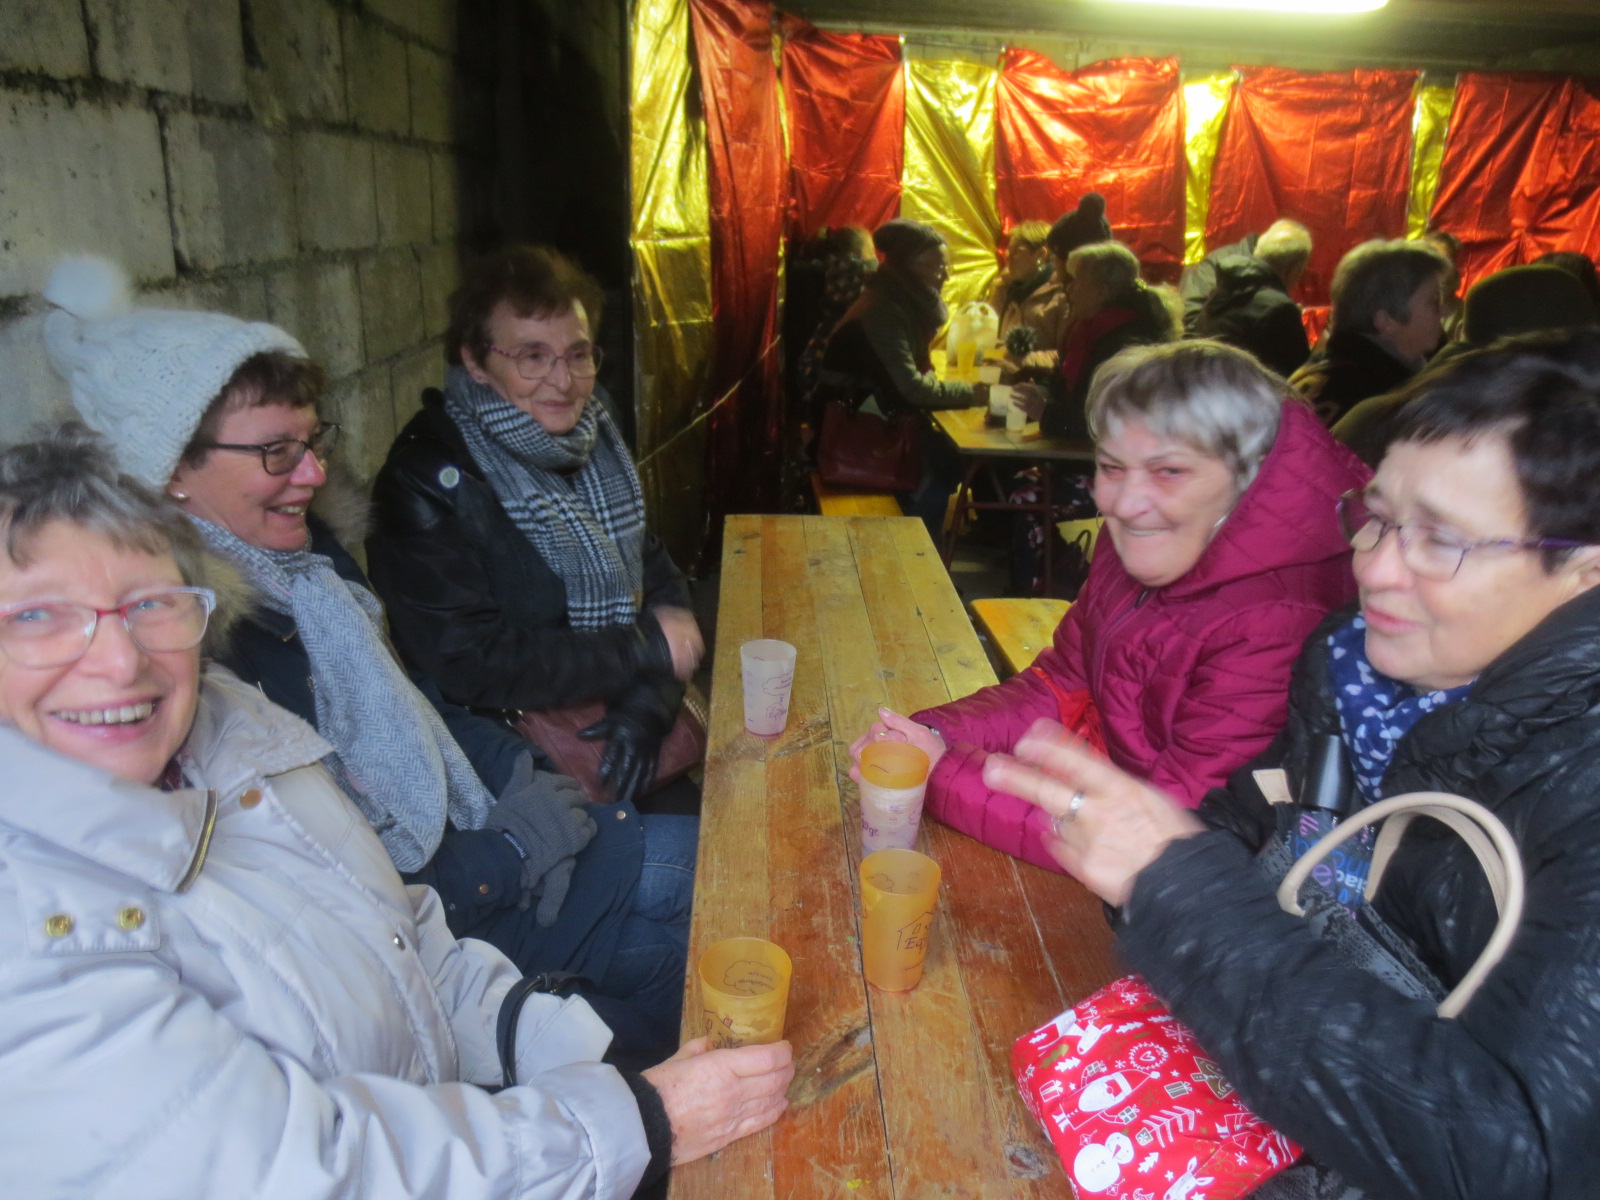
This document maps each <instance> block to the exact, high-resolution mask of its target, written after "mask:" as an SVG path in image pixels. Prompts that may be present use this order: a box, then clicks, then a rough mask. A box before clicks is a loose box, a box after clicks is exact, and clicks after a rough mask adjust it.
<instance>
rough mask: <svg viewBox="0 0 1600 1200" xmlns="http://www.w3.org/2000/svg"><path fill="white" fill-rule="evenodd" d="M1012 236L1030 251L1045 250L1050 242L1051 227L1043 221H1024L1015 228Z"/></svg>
mask: <svg viewBox="0 0 1600 1200" xmlns="http://www.w3.org/2000/svg"><path fill="white" fill-rule="evenodd" d="M1011 236H1012V237H1014V238H1016V239H1017V240H1018V241H1019V242H1021V243H1022V244H1023V245H1024V246H1026V247H1027V248H1028V249H1029V250H1043V249H1044V246H1045V243H1046V242H1048V241H1049V240H1050V226H1049V225H1047V224H1045V222H1043V221H1022V222H1020V223H1019V224H1017V225H1016V226H1015V227H1013V229H1012V230H1011Z"/></svg>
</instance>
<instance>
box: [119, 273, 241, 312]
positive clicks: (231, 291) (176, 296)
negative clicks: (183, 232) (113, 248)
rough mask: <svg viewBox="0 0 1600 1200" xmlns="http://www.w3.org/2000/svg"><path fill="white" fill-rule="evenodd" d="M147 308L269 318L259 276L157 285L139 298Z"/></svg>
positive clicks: (237, 276)
mask: <svg viewBox="0 0 1600 1200" xmlns="http://www.w3.org/2000/svg"><path fill="white" fill-rule="evenodd" d="M139 303H140V304H148V305H149V306H150V307H151V308H187V309H192V310H193V311H195V312H220V313H227V314H228V315H229V316H230V317H238V318H239V319H240V320H242V321H270V320H271V319H272V317H271V309H270V307H269V306H268V304H267V282H266V280H265V279H264V278H263V277H261V276H259V275H234V276H229V277H227V278H225V279H199V280H186V281H183V282H181V283H175V284H173V285H172V286H170V287H163V288H157V289H155V290H152V291H148V292H145V293H143V294H141V295H140V297H139Z"/></svg>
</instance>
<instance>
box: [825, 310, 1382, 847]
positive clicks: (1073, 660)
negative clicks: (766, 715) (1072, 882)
mask: <svg viewBox="0 0 1600 1200" xmlns="http://www.w3.org/2000/svg"><path fill="white" fill-rule="evenodd" d="M1090 413H1091V421H1092V424H1093V428H1094V432H1095V456H1096V466H1097V471H1096V475H1095V485H1094V494H1095V500H1096V502H1097V503H1098V504H1099V506H1100V510H1101V512H1103V513H1104V514H1105V518H1106V527H1105V533H1104V535H1102V537H1101V539H1100V543H1099V546H1098V548H1097V550H1096V553H1095V556H1094V561H1093V563H1092V564H1091V566H1090V568H1089V580H1088V583H1087V584H1085V586H1084V589H1083V592H1082V593H1081V594H1080V596H1079V597H1078V601H1077V603H1075V604H1074V605H1073V606H1072V608H1071V609H1069V610H1068V612H1067V615H1066V618H1065V619H1064V620H1063V621H1062V622H1061V625H1060V627H1059V628H1058V629H1057V630H1056V634H1055V638H1054V640H1053V642H1052V643H1051V645H1050V646H1049V648H1048V649H1046V650H1045V651H1044V653H1042V654H1041V655H1040V656H1039V658H1038V659H1037V660H1036V661H1035V663H1034V666H1033V668H1032V669H1030V670H1027V671H1023V672H1021V673H1019V674H1017V675H1014V676H1012V677H1011V678H1010V679H1008V680H1006V681H1005V682H1004V683H1002V684H1000V685H998V686H996V687H988V688H983V689H980V690H979V691H977V692H975V693H973V694H972V695H971V696H967V697H965V698H964V699H960V700H955V701H952V702H951V703H949V704H944V705H940V706H939V707H937V708H930V709H926V710H924V711H922V712H919V713H917V714H915V716H913V717H912V718H911V719H910V720H907V719H906V718H905V717H903V716H900V715H898V714H896V713H892V712H890V711H889V710H887V709H884V710H882V713H881V720H880V721H879V722H877V723H875V724H874V725H873V726H872V728H871V729H870V730H869V731H868V733H867V734H866V735H864V736H863V737H862V739H861V740H860V741H858V742H857V743H856V744H855V745H854V746H853V747H851V752H852V755H853V756H856V755H859V754H860V751H861V749H862V748H863V747H864V746H865V745H866V744H867V743H868V742H869V741H871V740H874V739H878V738H885V737H889V738H897V739H904V740H908V741H910V742H912V743H913V744H914V745H917V746H919V747H921V748H922V749H923V750H925V751H926V752H927V754H928V757H929V759H930V760H932V762H933V769H932V771H931V773H930V775H929V778H928V793H927V804H928V811H929V812H931V813H932V814H933V815H934V816H936V817H938V818H939V819H940V820H941V821H944V822H946V823H947V824H949V825H953V826H955V827H956V828H957V829H960V830H961V831H962V832H964V833H967V834H970V835H971V836H973V837H975V838H977V839H979V840H980V841H983V842H986V843H988V844H989V845H991V846H995V847H997V848H998V849H1001V850H1004V851H1006V852H1007V853H1008V854H1013V855H1016V856H1017V857H1020V858H1025V859H1027V860H1028V861H1029V862H1033V863H1037V864H1039V865H1041V866H1047V867H1051V868H1054V867H1055V865H1056V864H1055V861H1054V859H1052V858H1051V857H1050V855H1049V854H1048V853H1047V852H1046V847H1045V833H1046V830H1047V827H1048V821H1046V820H1045V818H1044V817H1043V815H1042V814H1040V813H1039V811H1038V810H1037V809H1035V808H1033V807H1031V806H1029V805H1027V804H1024V803H1022V802H1021V801H1019V800H1018V799H1016V798H1015V797H1014V796H1008V795H1005V794H1004V793H1002V792H997V791H993V790H991V789H990V788H989V787H987V786H986V785H985V784H984V782H983V774H982V772H983V763H984V760H985V759H986V758H987V757H988V756H989V755H990V754H991V753H994V752H998V751H1009V750H1010V749H1011V748H1012V747H1013V746H1014V745H1015V744H1016V741H1017V738H1019V737H1020V736H1021V735H1022V733H1023V732H1024V731H1025V730H1026V729H1027V728H1028V727H1029V726H1030V725H1031V724H1032V723H1033V721H1034V720H1036V719H1037V718H1039V717H1041V716H1051V717H1053V716H1055V715H1056V714H1057V713H1058V712H1060V711H1061V706H1062V704H1063V703H1064V702H1065V701H1066V700H1067V699H1068V698H1069V697H1071V696H1072V695H1073V694H1074V693H1083V692H1087V694H1088V698H1089V699H1090V700H1091V701H1092V703H1093V706H1094V708H1095V709H1096V710H1097V712H1098V714H1099V718H1100V722H1101V724H1102V726H1103V728H1104V731H1105V739H1106V744H1107V748H1108V750H1109V752H1110V755H1111V759H1112V761H1113V762H1115V763H1117V764H1118V765H1119V766H1122V767H1124V768H1125V769H1127V770H1130V771H1134V772H1137V773H1138V774H1140V775H1141V776H1144V777H1148V778H1151V779H1156V780H1160V781H1161V786H1162V787H1163V788H1165V789H1166V790H1167V791H1168V792H1170V793H1171V794H1172V795H1173V796H1175V797H1177V798H1178V799H1179V801H1180V802H1181V803H1184V804H1187V805H1189V806H1191V807H1192V806H1193V805H1195V804H1198V803H1199V802H1200V797H1201V796H1203V795H1204V794H1205V793H1206V791H1207V790H1208V789H1209V788H1212V787H1215V786H1216V785H1217V784H1218V783H1220V782H1222V780H1224V779H1225V778H1226V777H1227V774H1228V772H1229V771H1231V770H1232V769H1233V768H1234V767H1236V766H1238V765H1239V763H1241V762H1242V761H1244V760H1245V759H1246V758H1248V757H1249V756H1250V755H1251V754H1253V753H1256V752H1257V751H1259V750H1261V749H1262V748H1263V747H1265V746H1266V744H1267V741H1268V739H1270V738H1271V737H1272V735H1273V734H1274V733H1276V732H1277V730H1278V729H1279V727H1280V726H1281V725H1282V724H1283V719H1284V712H1285V697H1286V694H1287V691H1288V686H1289V666H1290V664H1291V663H1292V662H1293V661H1294V658H1295V655H1297V654H1298V653H1299V651H1300V645H1301V643H1302V642H1303V641H1304V639H1305V636H1306V634H1307V632H1308V631H1309V630H1311V629H1312V628H1314V627H1315V626H1316V624H1317V622H1318V621H1320V620H1321V619H1322V618H1323V616H1324V615H1326V614H1327V612H1328V610H1329V609H1331V608H1334V607H1336V606H1338V605H1340V604H1342V603H1345V602H1347V601H1348V600H1349V599H1350V597H1351V596H1352V595H1353V594H1354V585H1353V584H1352V582H1351V579H1350V566H1349V560H1350V554H1349V546H1348V544H1347V543H1346V541H1345V539H1344V538H1343V536H1342V535H1341V534H1340V532H1339V528H1338V525H1337V523H1336V522H1335V519H1334V504H1335V501H1336V500H1337V498H1338V496H1339V495H1340V494H1341V493H1343V492H1345V491H1348V490H1349V489H1351V488H1356V487H1360V486H1361V485H1362V484H1363V483H1364V482H1365V481H1366V479H1367V475H1368V472H1367V471H1366V469H1365V468H1363V467H1362V466H1361V464H1360V463H1359V462H1357V461H1356V460H1355V458H1354V456H1352V455H1351V454H1350V453H1349V452H1348V451H1346V450H1345V449H1344V448H1343V447H1342V446H1339V445H1338V444H1337V443H1336V442H1334V441H1333V439H1332V438H1331V437H1330V436H1329V435H1328V433H1327V432H1326V431H1325V430H1324V429H1323V428H1322V427H1321V426H1320V425H1319V424H1318V423H1317V420H1316V418H1315V417H1313V416H1312V415H1311V414H1310V413H1309V412H1308V411H1307V410H1306V408H1305V406H1304V405H1302V404H1300V403H1299V402H1298V401H1296V400H1293V399H1291V398H1288V397H1286V396H1285V394H1284V385H1283V381H1282V380H1281V379H1277V378H1275V377H1274V376H1272V375H1270V374H1268V373H1267V372H1266V371H1265V370H1264V369H1263V368H1262V367H1261V366H1260V365H1259V364H1258V363H1257V362H1256V361H1255V360H1254V359H1252V358H1250V357H1249V355H1247V354H1245V353H1244V352H1243V351H1239V350H1234V349H1232V348H1231V347H1227V346H1219V345H1216V344H1215V343H1212V342H1180V343H1177V344H1176V345H1170V346H1141V347H1137V348H1135V349H1131V350H1126V351H1124V352H1123V353H1122V354H1120V355H1118V356H1117V357H1116V358H1114V359H1112V360H1111V362H1109V363H1108V364H1106V366H1105V367H1104V368H1102V370H1101V372H1100V375H1099V377H1098V378H1097V379H1096V381H1095V387H1094V391H1093V393H1092V398H1091V400H1090Z"/></svg>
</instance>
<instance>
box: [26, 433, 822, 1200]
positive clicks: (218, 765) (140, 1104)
mask: <svg viewBox="0 0 1600 1200" xmlns="http://www.w3.org/2000/svg"><path fill="white" fill-rule="evenodd" d="M0 550H3V553H0V725H3V726H8V727H10V728H8V729H0V761H4V762H5V764H6V770H5V774H4V776H3V777H0V963H3V964H4V970H3V971H0V1081H3V1086H0V1129H4V1130H5V1135H4V1136H3V1137H0V1179H5V1180H6V1181H7V1191H8V1193H9V1194H14V1195H26V1196H52V1197H87V1196H109V1195H138V1196H141V1197H167V1196H170V1197H191V1198H197V1200H198V1198H201V1197H204V1198H206V1200H211V1198H214V1197H223V1196H234V1195H238V1196H246V1195H248V1196H260V1197H283V1198H285V1200H288V1198H291V1197H292V1198H293V1200H313V1198H316V1197H323V1196H329V1197H331V1196H335V1195H337V1196H341V1197H347V1196H348V1197H378V1196H382V1197H437V1198H440V1200H479V1198H488V1197H497V1198H498V1197H506V1198H510V1197H537V1198H539V1200H553V1198H555V1197H580V1196H582V1197H589V1196H593V1197H605V1198H611V1197H616V1198H619V1200H620V1198H625V1197H627V1196H629V1195H630V1194H631V1193H632V1192H633V1191H634V1190H635V1188H636V1187H637V1186H638V1185H639V1183H640V1182H641V1180H646V1181H648V1180H649V1179H650V1178H653V1177H658V1176H659V1174H660V1173H661V1172H662V1171H663V1170H664V1169H665V1167H666V1165H667V1163H668V1161H669V1159H670V1161H680V1162H681V1161H688V1160H690V1159H692V1158H696V1157H700V1156H701V1155H704V1154H707V1153H710V1152H712V1151H714V1150H716V1149H718V1148H720V1147H721V1146H723V1145H725V1144H727V1143H728V1142H729V1141H732V1140H734V1139H735V1138H737V1137H740V1136H743V1135H744V1134H746V1133H750V1132H753V1131H755V1130H757V1129H760V1128H763V1127H765V1126H766V1125H768V1124H770V1123H771V1122H772V1121H774V1120H775V1119H776V1118H777V1116H778V1114H779V1113H780V1112H781V1111H782V1109H783V1107H784V1104H785V1100H784V1089H785V1088H786V1087H787V1084H788V1081H789V1079H790V1078H791V1077H792V1074H793V1069H792V1066H791V1065H790V1062H789V1050H788V1047H787V1045H779V1046H774V1047H750V1048H745V1049H742V1050H732V1051H725V1050H717V1051H709V1050H707V1049H706V1048H705V1045H704V1043H703V1042H698V1043H690V1044H689V1045H688V1046H686V1047H685V1048H684V1049H683V1050H682V1051H680V1052H679V1054H678V1055H676V1056H674V1057H673V1058H672V1059H670V1060H668V1061H667V1062H665V1063H663V1064H661V1065H660V1066H657V1067H654V1068H651V1069H650V1070H648V1071H645V1072H644V1073H643V1074H642V1075H629V1074H626V1073H624V1072H619V1071H618V1070H616V1069H614V1068H613V1067H611V1066H609V1065H606V1064H605V1063H604V1062H602V1061H601V1059H602V1056H603V1055H604V1052H605V1050H606V1045H607V1042H608V1040H609V1036H610V1035H609V1032H608V1031H607V1030H606V1028H605V1026H604V1025H603V1024H602V1023H601V1022H600V1021H599V1019H598V1018H597V1017H595V1015H594V1014H593V1012H591V1011H590V1009H589V1008H588V1006H587V1005H586V1004H585V1003H584V1002H583V1001H582V1000H579V999H565V1000H563V999H559V998H557V997H554V996H546V995H539V994H535V995H531V996H529V997H527V999H526V1002H525V1004H524V1005H523V1007H522V1010H521V1012H520V1018H519V1020H518V1021H517V1023H516V1024H515V1026H514V1027H513V1034H514V1052H513V1055H512V1056H513V1057H514V1071H515V1077H516V1081H517V1085H516V1086H511V1087H506V1088H504V1089H503V1090H498V1091H494V1090H493V1089H495V1088H498V1087H499V1085H500V1084H501V1083H502V1079H503V1067H502V1061H501V1056H500V1053H499V1051H498V1048H497V1032H499V1031H500V1026H501V1025H502V1024H503V1016H502V1008H503V1007H504V1004H503V1002H504V1001H505V1000H506V997H507V995H508V994H510V993H512V992H513V991H514V990H516V989H515V985H516V984H517V982H518V975H517V972H516V970H515V969H514V968H513V967H512V966H511V964H510V963H509V962H508V961H507V960H506V959H505V958H504V957H503V956H502V955H500V953H499V952H498V951H495V950H494V949H492V948H491V947H489V946H488V945H487V944H485V943H482V942H477V941H471V940H469V941H463V942H458V941H456V940H455V938H454V937H452V936H451V934H450V933H449V931H448V929H447V928H446V926H445V923H444V920H443V918H442V915H441V913H440V906H439V903H438V900H437V898H436V897H435V896H434V894H433V893H432V892H431V891H430V890H428V889H427V888H422V887H412V888H408V887H406V886H404V885H403V884H402V883H401V881H400V878H399V876H398V875H396V873H395V871H394V868H393V867H392V866H391V865H390V863H389V859H388V857H387V855H386V853H385V851H384V849H383V846H382V844H381V843H380V842H379V841H378V839H377V837H376V836H375V835H374V834H373V833H372V831H371V828H370V827H369V826H368V824H367V822H366V821H365V820H364V819H363V818H362V817H361V815H360V813H359V812H358V811H357V810H356V809H355V808H354V807H353V805H352V804H351V803H350V802H349V801H348V800H347V799H346V798H345V796H344V794H343V793H342V792H341V791H340V790H339V789H338V787H337V786H336V785H335V784H334V783H333V781H332V779H331V778H330V777H329V775H328V774H327V771H326V769H325V768H324V767H323V765H322V763H321V759H322V758H323V757H324V756H325V755H326V754H327V753H328V752H329V747H328V745H327V743H325V742H324V741H323V740H322V739H321V738H320V737H319V736H318V735H317V734H316V732H315V731H313V730H312V729H311V728H310V726H308V725H306V724H305V723H303V722H302V721H300V720H299V719H298V718H296V717H294V716H292V715H291V714H289V713H287V712H285V711H284V710H282V709H280V708H277V707H276V706H274V705H272V704H271V703H269V702H267V701H266V700H264V699H263V698H262V697H261V696H260V695H259V694H258V693H256V692H255V691H254V690H253V689H251V688H248V687H246V686H244V685H243V684H241V683H240V682H239V681H238V680H237V679H235V678H234V677H233V676H231V675H229V674H228V673H227V672H226V671H224V670H222V669H221V668H216V667H213V668H210V669H208V670H206V671H205V672H204V673H203V674H202V671H201V663H200V642H201V640H202V638H203V637H204V635H205V631H206V627H207V622H208V618H209V617H210V616H211V614H212V612H213V610H214V609H215V607H216V605H217V595H218V590H219V588H218V585H217V579H216V576H215V572H216V570H217V568H216V567H215V565H214V564H212V563H211V562H210V560H208V559H207V557H206V556H205V554H204V552H203V550H202V548H201V547H200V545H199V543H198V541H197V535H195V534H194V532H193V531H192V529H191V527H190V526H189V524H188V522H187V521H186V520H185V519H184V518H183V517H182V516H181V515H180V514H179V513H178V512H177V511H176V510H175V509H173V508H171V507H170V506H168V505H166V504H165V502H164V501H162V500H161V499H160V498H159V497H158V496H156V495H155V494H153V493H151V492H149V491H148V490H146V489H144V488H143V487H142V486H140V485H137V484H135V483H133V482H132V481H131V480H128V479H127V478H125V477H118V476H117V475H116V473H115V472H114V470H113V469H112V468H111V467H110V465H109V461H108V459H107V457H106V455H105V452H104V450H103V448H102V447H101V446H99V445H98V444H97V443H96V442H95V440H94V439H93V438H92V436H91V435H88V434H87V433H86V432H85V431H83V430H82V429H81V428H75V427H68V428H66V429H64V430H62V431H61V432H58V433H57V434H55V435H53V436H52V437H51V438H48V439H46V440H44V441H41V442H37V443H32V444H29V445H24V446H18V447H14V448H12V449H11V450H8V451H5V452H3V453H0Z"/></svg>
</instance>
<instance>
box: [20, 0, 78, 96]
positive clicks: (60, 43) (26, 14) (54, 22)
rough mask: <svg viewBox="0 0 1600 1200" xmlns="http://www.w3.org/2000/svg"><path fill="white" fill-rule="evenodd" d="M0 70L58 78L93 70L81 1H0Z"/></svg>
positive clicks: (66, 77)
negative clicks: (32, 72) (90, 63)
mask: <svg viewBox="0 0 1600 1200" xmlns="http://www.w3.org/2000/svg"><path fill="white" fill-rule="evenodd" d="M0 70H8V71H37V72H39V74H41V75H50V76H53V77H54V78H56V79H68V78H71V77H73V76H75V75H87V74H88V73H89V39H88V37H87V35H85V33H84V31H83V6H82V4H81V3H80V0H27V2H26V3H11V4H0Z"/></svg>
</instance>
